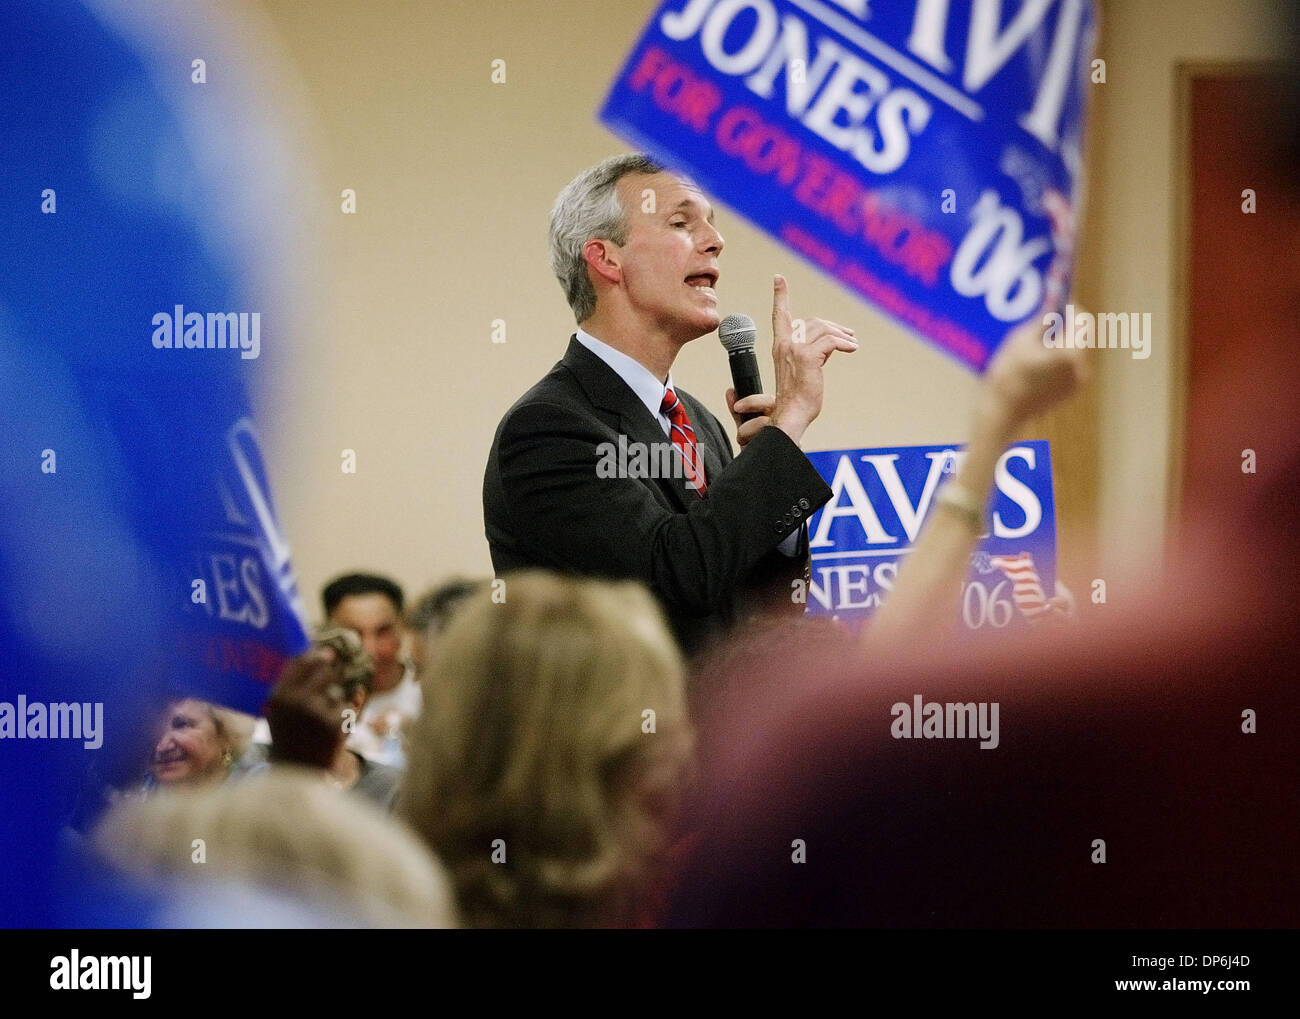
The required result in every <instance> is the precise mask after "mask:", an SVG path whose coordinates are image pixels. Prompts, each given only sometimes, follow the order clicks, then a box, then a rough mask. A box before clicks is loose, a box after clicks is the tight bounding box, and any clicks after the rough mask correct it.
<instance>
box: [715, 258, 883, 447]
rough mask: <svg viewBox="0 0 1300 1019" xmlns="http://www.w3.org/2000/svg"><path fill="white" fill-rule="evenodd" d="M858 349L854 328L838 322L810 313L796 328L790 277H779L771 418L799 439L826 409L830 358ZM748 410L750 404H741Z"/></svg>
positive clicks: (775, 280)
mask: <svg viewBox="0 0 1300 1019" xmlns="http://www.w3.org/2000/svg"><path fill="white" fill-rule="evenodd" d="M857 349H858V341H857V340H856V339H854V338H853V330H852V329H849V328H848V327H847V326H842V325H840V324H839V323H837V322H828V321H826V320H825V319H820V318H810V319H806V320H804V321H803V322H801V323H800V327H799V328H796V326H795V322H794V320H793V319H791V317H790V302H789V287H788V286H787V284H786V282H785V277H784V276H779V275H778V276H775V277H773V280H772V363H773V365H774V367H775V368H776V399H775V403H774V405H773V407H772V410H771V413H770V415H769V417H770V423H771V424H773V425H775V426H776V427H777V428H780V429H781V430H782V431H783V432H785V433H786V434H787V435H789V436H790V438H792V439H793V440H794V441H795V442H798V441H799V440H800V439H801V438H802V437H803V433H804V431H805V430H806V429H807V427H808V426H809V425H810V424H812V422H813V421H814V420H816V418H817V415H818V414H820V413H821V411H822V395H823V392H824V389H825V386H824V379H823V370H824V368H825V365H826V361H827V360H828V359H829V358H830V356H831V354H833V353H834V352H835V351H837V350H842V351H844V352H845V353H846V354H851V353H852V352H853V351H855V350H857ZM742 402H744V401H742ZM746 409H749V408H747V407H743V408H741V410H742V411H743V410H746ZM755 409H757V408H755Z"/></svg>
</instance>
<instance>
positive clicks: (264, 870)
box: [94, 768, 455, 927]
mask: <svg viewBox="0 0 1300 1019" xmlns="http://www.w3.org/2000/svg"><path fill="white" fill-rule="evenodd" d="M94 846H95V849H96V851H97V853H98V854H99V856H100V858H101V859H103V860H104V861H105V862H107V863H108V864H109V865H110V866H111V867H112V868H113V869H114V870H115V871H116V872H117V873H118V874H119V875H121V876H123V877H126V878H129V879H133V880H135V881H137V882H141V883H142V884H144V885H146V886H148V887H151V888H154V889H156V890H159V891H161V893H162V895H163V897H164V899H168V900H172V899H174V900H176V901H179V902H191V903H192V902H193V901H194V900H195V899H196V897H197V898H198V900H200V901H202V899H203V898H204V896H205V895H219V894H224V893H222V892H220V890H221V889H223V888H229V887H231V886H232V884H233V886H234V887H239V888H242V889H244V890H245V891H247V890H249V889H252V890H253V891H254V892H256V893H264V894H265V896H266V898H267V901H268V902H270V903H283V902H285V901H289V902H293V903H296V904H298V905H300V906H302V907H305V909H306V910H307V911H308V913H309V914H310V913H311V912H313V911H314V912H315V915H316V916H318V917H319V916H324V917H327V918H329V919H330V920H331V921H333V922H337V923H339V924H340V925H342V926H382V927H452V926H455V908H454V904H453V900H452V895H451V889H450V886H449V884H448V882H447V879H446V876H445V874H444V873H443V870H442V868H441V867H440V866H439V865H438V863H437V861H436V860H435V859H434V858H433V857H432V856H431V855H430V853H429V852H428V850H427V849H426V848H425V847H424V846H423V845H422V844H421V843H420V841H419V840H418V839H416V838H415V837H414V836H413V835H412V834H411V833H410V832H409V831H408V830H407V829H406V828H405V827H404V826H402V825H400V824H398V823H397V822H395V821H393V820H392V819H391V818H389V817H387V816H385V815H384V814H383V813H382V812H381V811H380V810H378V809H377V808H374V807H372V806H370V805H369V804H368V803H365V802H364V801H362V800H359V799H357V798H355V797H351V796H345V795H343V794H341V793H340V792H339V791H338V790H336V789H331V788H330V787H329V786H327V785H325V784H323V783H321V782H320V780H319V778H317V777H316V776H315V775H313V774H311V773H309V772H303V771H299V770H298V769H293V768H284V769H275V770H273V771H270V772H267V773H265V774H263V775H258V776H253V777H250V778H247V779H245V780H244V781H241V782H235V783H231V784H229V785H224V786H220V787H217V788H213V789H203V790H194V791H190V790H185V791H174V792H168V793H166V794H163V795H159V796H156V797H153V798H151V799H148V800H127V801H123V802H122V803H121V804H119V805H118V806H117V807H115V808H114V809H113V810H112V811H110V812H109V814H108V815H107V816H106V817H105V818H104V820H103V821H102V822H101V823H100V825H99V827H98V828H97V829H96V831H95V836H94ZM204 912H205V910H204V909H202V908H200V910H199V917H200V920H201V916H202V915H203V913H204ZM193 921H194V914H191V915H190V922H191V923H193ZM196 925H201V922H200V923H199V924H196Z"/></svg>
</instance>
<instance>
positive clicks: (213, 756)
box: [145, 698, 246, 786]
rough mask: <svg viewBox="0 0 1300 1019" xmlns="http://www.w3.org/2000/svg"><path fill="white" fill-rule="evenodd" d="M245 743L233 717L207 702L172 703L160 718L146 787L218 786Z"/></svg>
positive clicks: (190, 699) (189, 700) (187, 700)
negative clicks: (160, 723) (160, 724)
mask: <svg viewBox="0 0 1300 1019" xmlns="http://www.w3.org/2000/svg"><path fill="white" fill-rule="evenodd" d="M245 739H246V734H244V733H243V732H242V731H241V727H240V726H239V723H238V721H237V720H236V719H235V717H234V716H233V715H231V714H229V713H227V712H225V711H223V710H222V709H220V708H217V707H216V706H214V705H212V704H209V703H208V702H207V701H201V700H195V699H194V698H185V699H183V700H178V701H173V702H172V703H171V704H169V705H168V706H167V710H166V712H165V713H164V714H163V717H162V727H161V732H160V733H159V737H158V742H157V743H156V744H155V746H154V751H153V756H152V758H150V761H149V778H148V779H147V780H146V783H145V784H146V786H152V785H155V784H157V785H166V786H178V785H206V784H209V783H215V782H220V781H222V780H224V779H225V778H226V777H227V776H229V774H230V773H231V770H232V769H233V768H234V766H235V762H236V761H237V760H238V759H239V755H240V751H241V749H242V746H241V744H242V743H243V742H244V740H245Z"/></svg>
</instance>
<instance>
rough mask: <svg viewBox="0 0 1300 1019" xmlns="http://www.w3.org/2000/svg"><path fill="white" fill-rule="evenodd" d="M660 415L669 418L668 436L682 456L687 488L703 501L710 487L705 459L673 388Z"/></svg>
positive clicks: (667, 391) (660, 409)
mask: <svg viewBox="0 0 1300 1019" xmlns="http://www.w3.org/2000/svg"><path fill="white" fill-rule="evenodd" d="M659 413H660V414H663V415H665V416H666V417H667V418H668V423H669V427H668V434H669V435H670V436H671V437H672V440H673V445H674V446H676V447H677V449H678V451H679V452H680V453H681V454H682V460H683V466H684V468H685V473H686V486H687V487H688V488H693V489H695V491H696V494H698V495H699V497H700V498H701V499H703V498H704V493H705V492H706V491H708V487H709V486H708V483H707V482H706V481H705V480H704V458H703V457H702V456H701V455H700V450H699V447H698V446H696V445H695V429H694V428H692V427H691V419H690V418H688V417H687V416H686V408H685V407H683V406H682V401H681V400H679V399H677V394H676V393H674V392H673V391H672V388H671V387H669V388H668V389H667V390H666V391H665V392H664V398H663V402H662V403H661V404H660V405H659Z"/></svg>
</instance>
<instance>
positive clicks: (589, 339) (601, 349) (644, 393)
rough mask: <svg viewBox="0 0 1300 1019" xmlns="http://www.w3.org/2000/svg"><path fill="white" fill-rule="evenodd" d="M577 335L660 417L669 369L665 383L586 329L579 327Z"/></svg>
mask: <svg viewBox="0 0 1300 1019" xmlns="http://www.w3.org/2000/svg"><path fill="white" fill-rule="evenodd" d="M577 337H578V342H579V343H581V344H582V345H583V346H584V347H586V348H587V349H588V350H590V351H591V352H592V353H593V354H595V355H596V356H597V357H598V358H600V359H601V360H602V361H604V362H605V363H606V364H607V365H609V366H610V368H612V369H613V370H614V372H615V374H617V375H618V377H619V378H620V379H622V380H623V381H624V382H626V383H627V386H628V388H629V389H631V390H632V392H634V393H636V395H637V397H638V399H640V401H641V402H642V403H644V404H645V405H646V408H647V409H648V410H649V411H650V413H651V414H652V415H654V416H655V417H662V415H661V414H660V412H659V408H660V407H662V406H663V402H664V393H665V392H667V391H668V389H670V388H671V387H672V384H673V373H672V372H671V371H669V373H668V383H667V385H665V384H664V383H663V382H662V381H661V380H659V379H657V378H655V376H654V373H653V372H652V371H650V369H649V368H647V367H646V366H645V365H643V364H642V363H641V362H640V361H638V360H636V359H635V358H632V357H628V355H627V354H624V353H623V351H621V350H616V349H615V348H614V347H611V346H610V345H609V344H608V343H604V342H602V341H600V340H598V339H596V337H594V336H592V335H591V333H589V332H587V331H586V330H584V329H582V328H579V329H578V332H577Z"/></svg>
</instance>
